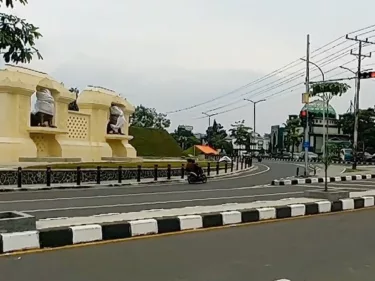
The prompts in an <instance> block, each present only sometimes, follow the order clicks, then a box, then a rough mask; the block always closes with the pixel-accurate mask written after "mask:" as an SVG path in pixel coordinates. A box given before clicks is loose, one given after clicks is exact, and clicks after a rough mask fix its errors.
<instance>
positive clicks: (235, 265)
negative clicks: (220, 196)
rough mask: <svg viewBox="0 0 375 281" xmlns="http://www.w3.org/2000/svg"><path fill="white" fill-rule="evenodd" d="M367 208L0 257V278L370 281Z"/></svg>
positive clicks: (374, 257) (373, 258) (374, 227)
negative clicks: (349, 211) (328, 214)
mask: <svg viewBox="0 0 375 281" xmlns="http://www.w3.org/2000/svg"><path fill="white" fill-rule="evenodd" d="M374 220H375V210H373V209H372V210H369V209H368V210H364V211H359V212H352V213H341V214H335V215H330V216H316V217H310V218H304V219H298V220H284V221H279V222H273V223H266V224H255V225H248V226H243V227H232V228H227V229H218V230H213V231H206V232H195V233H189V234H181V235H174V236H164V237H151V238H147V239H141V240H132V241H127V242H120V243H115V244H107V245H94V246H89V247H82V248H75V249H65V250H58V251H52V252H44V253H38V254H29V255H21V256H11V257H1V258H0V272H1V277H2V280H7V281H23V280H39V281H49V280H54V281H82V280H90V281H103V280H111V281H122V280H137V281H150V280H153V281H165V280H168V281H228V280H236V281H248V280H251V281H274V280H279V279H282V278H285V279H289V280H291V281H328V280H340V281H353V280H361V281H373V280H374V275H375V253H374V251H373V250H374V248H375V241H374V239H373V236H374V232H375V224H374V223H373V222H374Z"/></svg>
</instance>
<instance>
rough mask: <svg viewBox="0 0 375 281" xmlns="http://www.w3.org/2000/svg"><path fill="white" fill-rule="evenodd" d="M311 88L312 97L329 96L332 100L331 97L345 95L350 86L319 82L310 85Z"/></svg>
mask: <svg viewBox="0 0 375 281" xmlns="http://www.w3.org/2000/svg"><path fill="white" fill-rule="evenodd" d="M311 88H312V96H319V95H321V94H330V95H331V98H332V97H333V96H341V95H342V94H345V93H346V92H347V91H348V90H349V89H350V86H349V85H348V84H346V83H339V82H321V83H314V84H312V86H311Z"/></svg>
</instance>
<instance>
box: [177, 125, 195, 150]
mask: <svg viewBox="0 0 375 281" xmlns="http://www.w3.org/2000/svg"><path fill="white" fill-rule="evenodd" d="M171 135H172V137H173V138H174V139H175V140H176V141H177V142H178V143H179V144H180V146H181V148H182V149H183V150H185V149H187V148H189V147H192V146H194V145H197V144H200V141H199V140H198V139H197V138H196V137H195V136H194V134H193V132H192V131H190V130H186V128H185V126H178V127H177V129H176V130H174V132H173V133H172V134H171Z"/></svg>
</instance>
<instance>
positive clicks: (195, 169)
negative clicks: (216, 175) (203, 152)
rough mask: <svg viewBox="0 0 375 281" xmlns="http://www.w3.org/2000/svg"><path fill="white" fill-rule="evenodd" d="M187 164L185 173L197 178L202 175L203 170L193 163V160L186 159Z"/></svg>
mask: <svg viewBox="0 0 375 281" xmlns="http://www.w3.org/2000/svg"><path fill="white" fill-rule="evenodd" d="M187 162H188V163H187V164H186V171H187V172H188V173H194V174H196V175H197V176H200V175H202V174H203V169H202V168H201V167H200V166H199V165H198V164H197V163H196V162H195V160H194V159H188V161H187Z"/></svg>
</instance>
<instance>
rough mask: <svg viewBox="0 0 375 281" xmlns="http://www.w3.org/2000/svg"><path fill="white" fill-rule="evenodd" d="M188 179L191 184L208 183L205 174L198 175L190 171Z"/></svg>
mask: <svg viewBox="0 0 375 281" xmlns="http://www.w3.org/2000/svg"><path fill="white" fill-rule="evenodd" d="M187 180H188V183H190V184H192V183H198V182H201V183H206V182H207V177H206V175H205V174H201V175H197V174H195V173H189V175H188V178H187Z"/></svg>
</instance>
